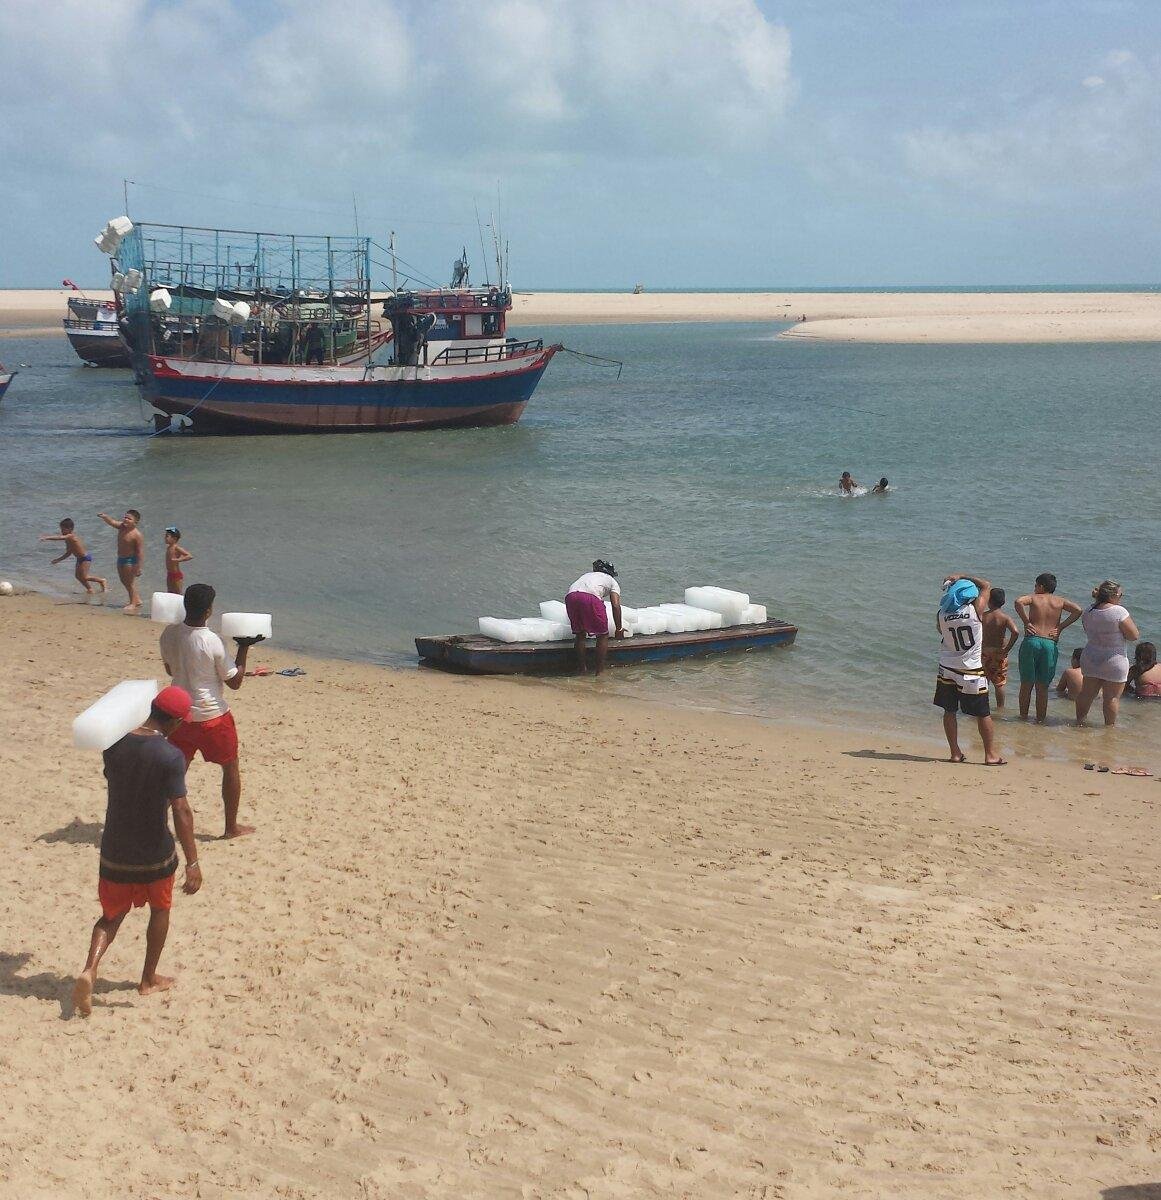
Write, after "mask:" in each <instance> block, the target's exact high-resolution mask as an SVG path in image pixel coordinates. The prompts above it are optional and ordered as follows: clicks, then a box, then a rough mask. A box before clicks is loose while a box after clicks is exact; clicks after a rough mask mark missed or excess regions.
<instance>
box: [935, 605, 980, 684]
mask: <svg viewBox="0 0 1161 1200" xmlns="http://www.w3.org/2000/svg"><path fill="white" fill-rule="evenodd" d="M939 633H940V636H941V638H942V639H943V644H942V645H941V646H940V649H939V676H940V678H941V679H948V680H950V681H951V682H952V683H954V684H955V685H956V686H957V687H958V688H959V690H960V691H961V692H963V693H964V694H965V695H975V694H977V693H982V692H984V691H986V690H987V687H988V681H987V680H986V679H985V678H984V675H983V665H984V661H983V642H984V623H983V622H982V621H981V620H980V614H979V613H978V612H976V606H975V605H974V604H965V605H964V606H963V607H962V608H957V609H956V610H955V612H953V613H945V612H944V611H943V610H942V609H940V611H939Z"/></svg>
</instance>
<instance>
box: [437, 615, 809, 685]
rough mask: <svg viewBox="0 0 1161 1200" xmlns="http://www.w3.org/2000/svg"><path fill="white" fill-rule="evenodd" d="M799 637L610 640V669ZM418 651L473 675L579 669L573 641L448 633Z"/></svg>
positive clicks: (733, 630)
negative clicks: (513, 639)
mask: <svg viewBox="0 0 1161 1200" xmlns="http://www.w3.org/2000/svg"><path fill="white" fill-rule="evenodd" d="M797 635H798V627H797V626H796V625H790V624H788V623H787V622H786V621H777V620H774V621H764V622H763V623H762V624H760V625H733V626H731V627H729V628H728V629H703V630H699V631H698V632H696V633H657V634H647V635H641V636H637V637H629V638H613V637H610V638H609V654H608V658H607V659H606V665H607V666H609V667H619V666H630V665H634V664H639V663H655V662H669V661H672V660H674V659H680V658H691V657H694V656H697V655H705V654H724V653H729V652H738V651H744V650H768V649H771V648H773V647H775V646H788V645H790V644H791V643H792V642H793V641H794V639H795V637H797ZM415 649H416V650H417V651H418V653H419V657H420V660H421V661H422V662H423V663H425V664H427V665H429V666H433V667H439V668H441V669H442V670H445V671H461V672H467V673H468V674H474V675H549V674H554V673H561V672H568V671H575V670H576V666H577V664H576V654H575V651H574V649H573V643H572V642H571V641H567V642H497V641H494V640H493V639H492V638H487V637H484V636H483V635H482V634H449V635H444V636H441V637H418V638H416V639H415Z"/></svg>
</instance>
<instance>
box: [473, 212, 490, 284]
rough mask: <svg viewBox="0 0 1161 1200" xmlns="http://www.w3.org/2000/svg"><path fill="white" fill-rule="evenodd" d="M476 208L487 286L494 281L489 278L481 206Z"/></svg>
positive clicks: (481, 257)
mask: <svg viewBox="0 0 1161 1200" xmlns="http://www.w3.org/2000/svg"><path fill="white" fill-rule="evenodd" d="M475 208H476V228H477V229H478V230H479V231H480V260H481V261H482V262H483V264H484V285H485V287H487V286H490V285H491V282H492V281H491V280H490V279H489V278H488V252H487V250H485V249H484V227H483V225H482V224H481V223H480V206H479V205H478V204H477V205H476V206H475Z"/></svg>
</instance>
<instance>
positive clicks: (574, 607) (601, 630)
mask: <svg viewBox="0 0 1161 1200" xmlns="http://www.w3.org/2000/svg"><path fill="white" fill-rule="evenodd" d="M564 607H565V610H566V611H567V613H568V619H569V623H570V624H571V625H572V631H573V633H587V634H588V635H589V637H607V636H608V633H609V614H608V613H607V612H605V602H604V601H603V600H602V599H601V598H600V596H594V595H593V594H592V592H569V594H568V595H567V596H565V598H564Z"/></svg>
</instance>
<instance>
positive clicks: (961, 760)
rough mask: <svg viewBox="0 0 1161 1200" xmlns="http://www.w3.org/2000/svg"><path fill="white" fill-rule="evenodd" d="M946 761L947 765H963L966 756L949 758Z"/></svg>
mask: <svg viewBox="0 0 1161 1200" xmlns="http://www.w3.org/2000/svg"><path fill="white" fill-rule="evenodd" d="M947 761H948V762H949V763H965V762H967V755H966V754H961V755H960V756H959V757H958V758H949V759H948V760H947Z"/></svg>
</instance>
